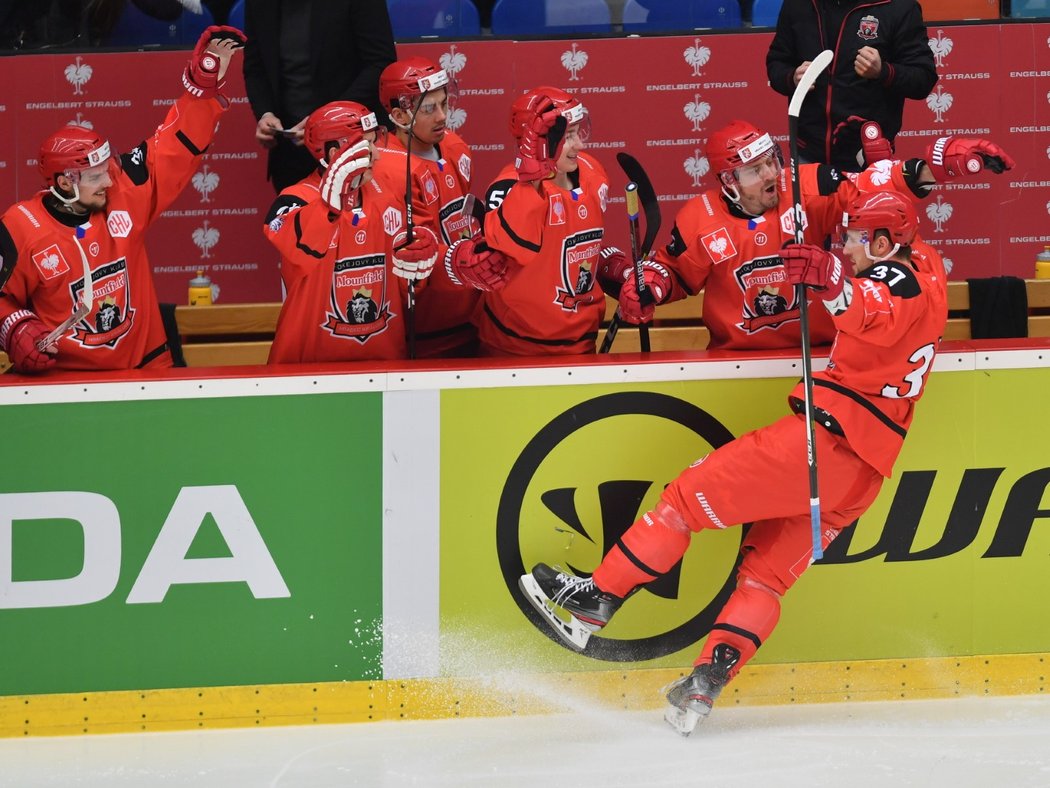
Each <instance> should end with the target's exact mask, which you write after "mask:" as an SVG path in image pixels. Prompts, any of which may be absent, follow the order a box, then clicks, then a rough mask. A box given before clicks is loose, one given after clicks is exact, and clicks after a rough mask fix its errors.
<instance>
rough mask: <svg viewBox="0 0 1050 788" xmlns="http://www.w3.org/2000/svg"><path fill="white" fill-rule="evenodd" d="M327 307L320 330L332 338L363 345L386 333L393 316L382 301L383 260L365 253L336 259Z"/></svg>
mask: <svg viewBox="0 0 1050 788" xmlns="http://www.w3.org/2000/svg"><path fill="white" fill-rule="evenodd" d="M330 306H331V309H330V311H329V312H328V314H327V315H326V320H325V323H324V328H325V329H326V330H328V332H329V333H331V335H332V336H333V337H337V338H339V339H351V340H357V341H358V342H360V343H361V344H362V345H363V344H364V343H365V342H367V341H368V339H369V337H372V336H375V335H376V334H380V333H382V332H383V331H386V328H387V325H388V324H389V323H390V319H391V318H392V317H394V315H392V314H391V313H390V304H389V302H388V301H387V300H386V257H385V256H384V255H382V254H369V255H363V256H361V257H348V258H344V259H342V260H337V261H336V263H335V269H334V271H333V273H332V296H331V305H330Z"/></svg>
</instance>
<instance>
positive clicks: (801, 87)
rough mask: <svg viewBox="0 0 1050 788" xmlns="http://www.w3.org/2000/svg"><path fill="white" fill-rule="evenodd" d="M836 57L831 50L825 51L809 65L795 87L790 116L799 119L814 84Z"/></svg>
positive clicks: (790, 105) (789, 110) (789, 108)
mask: <svg viewBox="0 0 1050 788" xmlns="http://www.w3.org/2000/svg"><path fill="white" fill-rule="evenodd" d="M834 57H835V53H834V52H832V51H831V50H830V49H825V50H824V51H823V52H821V53H820V54H819V55H817V56H816V57H815V58H813V62H811V63H810V64H809V68H807V69H806V73H805V74H803V75H802V79H800V80H799V81H798V85H796V86H795V92H794V93H793V94H791V103H790V104H788V114H789V115H794V116H795V117H796V118H797V117H798V113H799V111H800V110H801V109H802V102H803V101H805V100H806V94H807V93H809V89H810V88H811V87H812V86H813V83H814V82H816V81H817V77H819V76H820V75H821V74H823V73H824V70H825V69H826V68H827V67H828V66H829V65H830V64H831V60H832V58H834Z"/></svg>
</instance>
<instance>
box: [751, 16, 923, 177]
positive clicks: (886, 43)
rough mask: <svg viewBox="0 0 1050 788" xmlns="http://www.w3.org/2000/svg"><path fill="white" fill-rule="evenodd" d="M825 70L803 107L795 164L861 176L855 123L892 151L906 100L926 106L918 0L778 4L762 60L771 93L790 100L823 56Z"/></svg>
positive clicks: (858, 129)
mask: <svg viewBox="0 0 1050 788" xmlns="http://www.w3.org/2000/svg"><path fill="white" fill-rule="evenodd" d="M825 49H830V50H832V51H833V52H834V53H835V59H834V60H833V61H832V66H831V68H830V69H829V70H828V71H827V72H825V73H824V74H822V75H821V76H820V78H819V79H818V80H817V82H816V84H815V85H814V87H813V90H815V91H816V92H817V95H816V96H813V97H811V98H810V99H809V100H807V101H806V102H804V103H803V104H802V111H801V114H800V116H799V140H798V145H799V158H800V160H801V161H802V162H811V163H822V164H831V165H833V166H835V167H838V168H839V169H841V170H843V171H846V172H854V171H859V170H861V169H863V167H864V164H863V163H862V162H861V161H860V159H859V158H858V157H859V154H860V153H861V141H860V123H859V122H856V121H852V122H851V121H850V120H849V118H850V116H858V117H859V118H862V119H866V120H874V121H877V122H878V124H879V126H880V127H881V128H882V132H883V134H884V135H885V136H886V138H887V139H888V140H889V141H890V143H891V144H892V143H893V140H894V138H895V137H896V136H897V132H899V131H900V129H901V118H902V116H903V114H904V100H905V99H906V98H910V99H916V100H921V99H924V98H926V97H927V96H928V95H929V94H930V91H931V90H933V86H934V85H935V84H936V83H937V71H936V69H935V68H934V62H933V52H932V51H931V50H930V46H929V43H928V36H927V33H926V24H925V22H923V19H922V9H921V8H920V7H919V4H918V2H916V0H885V1H884V2H881V3H875V4H873V3H871V2H867V1H866V0H784V5H783V6H782V7H781V9H780V18H779V20H778V21H777V30H776V34H775V35H774V36H773V40H772V42H771V43H770V45H769V52H768V53H767V54H766V74H767V75H768V77H769V84H770V85H771V86H772V88H773V89H774V90H775V91H777V92H778V93H781V94H783V95H785V96H788V97H790V96H791V94H792V93H794V91H795V86H796V85H797V84H798V82H799V80H800V79H801V78H802V74H803V73H805V71H806V69H807V68H808V67H809V64H810V63H811V62H812V60H813V59H814V58H815V57H816V56H817V55H818V54H819V53H820V52H821V51H823V50H825Z"/></svg>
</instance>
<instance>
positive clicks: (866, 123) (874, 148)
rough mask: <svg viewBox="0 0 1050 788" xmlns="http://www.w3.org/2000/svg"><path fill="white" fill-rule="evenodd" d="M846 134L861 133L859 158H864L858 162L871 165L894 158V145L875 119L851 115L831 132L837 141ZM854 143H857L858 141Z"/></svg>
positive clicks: (867, 165) (834, 141)
mask: <svg viewBox="0 0 1050 788" xmlns="http://www.w3.org/2000/svg"><path fill="white" fill-rule="evenodd" d="M845 134H850V135H856V134H859V137H860V152H859V154H858V159H859V158H860V156H863V158H864V160H863V161H858V164H861V165H863V166H865V167H870V166H871V165H873V164H875V163H876V162H880V161H885V160H886V159H892V158H893V146H892V145H891V144H890V141H889V140H888V139H886V138H885V137H884V136H882V127H881V126H879V124H878V123H876V122H875V121H874V120H868V119H867V118H862V117H861V116H860V115H850V116H849V117H848V118H846V119H845V120H844V121H842V122H840V123H839V124H838V125H837V126H836V127H835V128H834V130H833V131H832V132H831V139H832V142H833V143H837V142H838V139H839V137H840V136H841V135H845ZM853 144H854V145H855V144H856V142H854V143H853Z"/></svg>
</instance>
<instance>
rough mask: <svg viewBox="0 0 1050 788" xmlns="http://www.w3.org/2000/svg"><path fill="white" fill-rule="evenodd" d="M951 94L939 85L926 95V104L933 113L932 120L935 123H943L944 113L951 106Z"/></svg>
mask: <svg viewBox="0 0 1050 788" xmlns="http://www.w3.org/2000/svg"><path fill="white" fill-rule="evenodd" d="M953 101H954V99H953V98H952V94H951V93H948V92H947V91H946V90H945V89H944V88H943V87H941V86H940V85H938V86H937V89H936V90H935V91H933V93H931V94H930V95H928V96H927V97H926V106H927V107H929V108H930V112H932V113H933V120H934V122H935V123H944V113H945V112H947V111H948V110H950V109H951V108H952V102H953Z"/></svg>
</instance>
